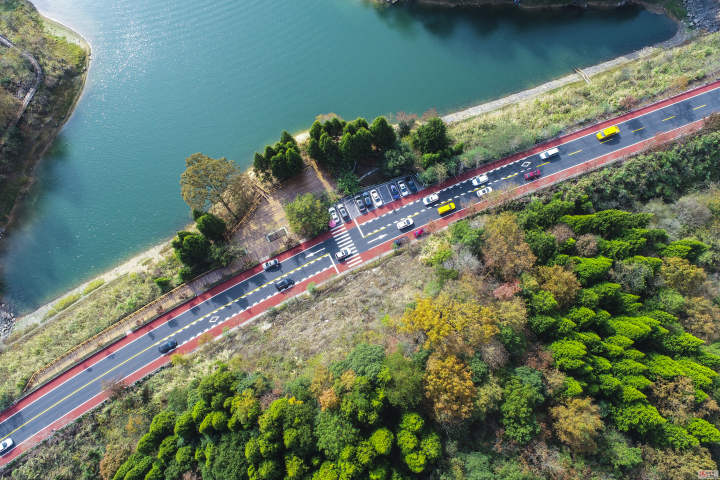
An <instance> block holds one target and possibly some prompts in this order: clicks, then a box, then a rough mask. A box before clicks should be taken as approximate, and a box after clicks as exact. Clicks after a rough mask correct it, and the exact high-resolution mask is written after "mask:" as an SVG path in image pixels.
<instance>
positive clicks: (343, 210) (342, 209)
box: [336, 203, 350, 222]
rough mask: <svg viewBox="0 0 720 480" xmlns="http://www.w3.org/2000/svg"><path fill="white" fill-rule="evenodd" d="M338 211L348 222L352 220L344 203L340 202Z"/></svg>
mask: <svg viewBox="0 0 720 480" xmlns="http://www.w3.org/2000/svg"><path fill="white" fill-rule="evenodd" d="M336 209H337V211H338V213H339V214H340V217H342V219H343V220H345V221H346V222H349V221H350V215H349V214H348V211H347V208H345V205H343V204H342V203H338V204H337V207H336Z"/></svg>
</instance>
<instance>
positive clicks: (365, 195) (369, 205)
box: [363, 192, 373, 208]
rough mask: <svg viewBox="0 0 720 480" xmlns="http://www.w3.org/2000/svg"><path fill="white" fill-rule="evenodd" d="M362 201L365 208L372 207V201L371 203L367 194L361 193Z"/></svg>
mask: <svg viewBox="0 0 720 480" xmlns="http://www.w3.org/2000/svg"><path fill="white" fill-rule="evenodd" d="M363 200H365V206H366V207H367V208H370V207H372V205H373V201H372V199H371V198H370V194H369V193H368V192H363Z"/></svg>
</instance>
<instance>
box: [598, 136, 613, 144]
mask: <svg viewBox="0 0 720 480" xmlns="http://www.w3.org/2000/svg"><path fill="white" fill-rule="evenodd" d="M613 138H615V137H608V138H606V139H605V140H600V143H605V142H609V141H610V140H612V139H613Z"/></svg>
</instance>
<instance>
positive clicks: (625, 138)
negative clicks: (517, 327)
mask: <svg viewBox="0 0 720 480" xmlns="http://www.w3.org/2000/svg"><path fill="white" fill-rule="evenodd" d="M718 111H720V82H715V83H712V84H709V85H705V86H703V87H700V88H697V89H694V90H690V91H688V92H685V93H683V94H681V95H679V96H677V97H673V98H671V99H667V100H664V101H662V102H659V103H656V104H653V105H650V106H648V107H644V108H642V109H640V110H638V111H635V112H631V113H628V114H626V115H623V116H621V117H618V118H615V119H612V120H609V121H606V122H602V123H600V124H597V125H594V126H592V127H588V128H585V129H583V130H581V131H579V132H575V133H572V134H569V135H566V136H564V137H561V138H558V139H555V140H553V141H550V142H547V143H545V144H543V145H538V146H537V147H535V148H533V149H531V150H529V151H526V152H523V153H520V154H517V155H513V156H511V157H509V158H506V159H503V160H499V161H497V162H494V163H493V164H490V165H485V166H483V167H480V168H478V169H476V170H474V171H471V172H467V173H466V174H464V175H462V176H460V177H457V178H454V179H450V180H448V181H447V182H445V183H444V184H442V185H439V186H437V187H435V188H429V189H427V190H424V191H421V192H418V193H416V194H414V195H410V196H407V197H405V198H402V199H400V200H396V201H394V202H391V203H389V204H386V205H384V206H382V207H380V208H376V209H373V210H371V211H370V212H366V213H364V214H362V215H359V212H357V211H356V210H354V212H355V214H354V215H353V216H354V218H352V219H351V220H350V221H349V222H347V223H343V224H341V225H338V226H336V227H334V228H333V229H332V230H331V231H330V232H327V233H326V234H323V235H321V236H320V237H318V238H316V239H314V240H312V241H310V242H307V243H305V244H303V245H300V246H298V247H296V248H294V249H292V250H290V251H288V252H285V253H283V254H281V255H279V256H278V257H276V258H277V259H278V260H279V261H280V264H279V267H278V268H277V269H276V270H273V271H269V272H265V271H263V270H262V268H261V267H260V266H258V267H255V268H254V269H251V270H249V271H247V272H244V273H242V274H240V275H238V276H236V277H235V278H233V279H231V280H228V281H227V282H225V283H224V284H222V285H219V286H217V287H215V288H213V289H211V290H209V291H208V292H206V293H204V294H203V295H201V296H199V297H197V298H195V299H193V300H191V301H190V302H188V303H186V304H184V305H182V306H180V307H178V308H176V309H174V310H173V311H171V312H169V313H167V314H165V315H163V316H162V317H160V318H158V319H157V320H155V321H154V322H152V323H151V324H149V325H147V326H145V327H143V328H141V329H139V330H138V331H136V332H132V333H129V334H128V335H127V336H126V337H125V338H124V339H122V340H120V341H118V342H117V343H115V344H113V345H111V346H110V347H108V348H107V349H105V350H104V351H102V352H100V353H98V354H96V355H94V356H93V357H91V358H89V359H87V360H85V361H84V362H82V363H81V364H79V365H76V366H75V367H74V368H72V369H71V370H69V371H68V372H66V373H65V374H63V375H61V376H60V377H58V378H56V379H54V380H52V381H51V382H49V383H48V384H46V385H44V386H43V387H41V388H40V389H38V390H36V391H35V392H33V393H32V394H30V395H29V396H27V397H26V398H24V399H22V400H21V401H19V402H18V403H17V404H16V405H14V406H13V407H12V408H10V409H8V410H6V411H5V412H2V413H0V440H2V439H4V438H7V437H11V438H12V439H13V440H14V441H15V444H16V446H15V448H14V449H12V450H10V451H9V452H8V453H7V454H6V455H4V456H2V457H0V466H3V465H6V464H7V463H8V462H10V461H11V460H12V459H14V458H16V457H17V456H18V455H20V454H21V453H22V452H24V451H26V450H28V449H29V448H32V447H33V446H34V445H36V444H38V443H39V442H41V441H42V440H44V439H45V438H47V437H48V436H50V435H51V434H52V433H53V432H54V431H55V430H57V429H58V428H61V427H63V426H64V425H66V424H68V423H70V422H71V421H73V420H75V419H76V418H78V417H79V416H81V415H82V414H84V413H86V412H88V411H89V410H91V409H93V408H95V407H96V406H97V405H99V404H100V403H102V402H103V401H104V400H105V399H106V398H107V397H108V392H107V389H106V388H105V387H106V385H107V383H108V382H111V381H123V382H126V383H133V382H135V381H137V380H139V379H140V378H143V377H144V376H146V375H148V374H150V373H152V372H153V371H155V370H157V369H158V368H160V367H162V366H164V365H166V364H167V363H168V362H169V357H168V356H167V355H163V354H161V353H160V352H159V351H158V345H159V344H161V343H163V342H165V341H167V340H169V339H173V340H175V341H177V343H178V345H179V347H178V351H180V352H189V351H192V350H193V349H195V348H196V347H197V344H198V338H199V336H200V335H202V334H204V333H209V334H210V335H213V336H218V335H220V334H221V333H222V331H223V329H224V328H228V327H229V328H233V327H236V326H239V325H242V324H244V323H247V322H248V321H250V320H252V319H253V318H255V317H256V316H258V315H260V314H262V313H263V312H265V311H266V310H267V309H268V308H270V307H272V306H275V305H278V304H279V303H281V302H283V301H285V300H287V299H288V298H289V297H291V296H293V295H298V294H301V293H303V292H305V290H306V288H307V285H308V284H309V283H310V282H314V283H320V282H322V281H324V280H327V279H329V278H331V277H333V276H335V275H338V274H342V273H343V272H346V271H348V270H351V269H353V268H357V267H358V266H360V265H362V264H363V263H365V262H367V261H369V260H371V259H373V258H377V257H378V256H380V255H382V254H384V253H387V252H388V251H390V250H391V249H392V248H393V241H394V240H396V239H398V238H399V237H403V236H404V237H410V236H411V232H412V230H413V229H416V228H419V227H423V226H426V225H428V224H430V223H433V224H434V225H435V226H436V227H443V226H446V225H448V224H449V223H451V222H454V221H457V220H459V219H461V218H464V217H465V216H467V215H468V214H470V213H471V211H472V210H476V209H477V208H484V207H486V206H488V205H489V202H490V201H488V200H486V199H485V197H483V198H478V196H477V193H476V192H477V191H478V189H479V188H480V187H477V186H473V185H472V181H471V180H472V178H473V177H474V176H475V175H478V174H480V173H486V174H487V175H488V177H489V181H488V183H487V185H489V186H491V187H492V188H493V189H494V190H496V191H504V192H506V194H507V195H509V196H512V197H518V196H521V195H526V194H528V193H531V192H533V191H536V190H538V189H540V188H544V187H547V186H548V185H551V184H553V183H557V182H559V181H563V180H566V179H568V178H572V177H574V176H577V175H580V174H582V173H584V172H586V171H588V170H589V169H594V168H598V167H601V166H603V165H607V164H609V163H611V162H613V161H616V160H618V159H621V158H625V157H627V156H629V155H631V154H633V153H636V152H638V151H642V150H644V149H646V148H648V147H651V146H653V145H657V144H659V143H664V142H667V141H669V140H671V139H673V138H676V137H679V136H681V135H684V134H687V133H689V132H692V131H694V130H697V129H699V128H700V127H701V126H702V124H703V118H705V117H707V116H708V115H710V114H711V113H714V112H718ZM610 125H618V126H619V128H620V134H619V135H617V136H615V137H611V138H610V139H608V140H604V141H598V140H597V139H596V138H595V132H597V131H598V130H600V129H601V128H605V127H607V126H610ZM550 147H557V148H558V149H559V152H560V153H559V155H558V156H556V157H554V158H553V159H551V160H545V161H543V160H540V159H539V157H538V155H537V154H538V153H539V152H541V151H543V150H545V149H547V148H550ZM536 169H540V171H541V173H542V176H541V177H540V179H537V180H534V181H530V182H527V181H525V180H524V177H523V174H524V173H526V172H528V171H530V170H536ZM431 192H437V193H438V195H439V197H440V199H439V201H438V203H437V204H436V205H433V206H425V205H424V204H423V202H422V197H423V196H424V195H427V194H429V193H431ZM450 201H452V202H454V203H455V204H456V205H457V208H456V209H455V210H454V211H452V212H450V213H449V214H447V215H446V216H444V217H441V216H440V215H438V212H437V206H438V205H440V204H443V203H447V202H450ZM480 202H485V203H482V204H480V205H478V206H476V205H477V204H478V203H480ZM471 206H473V209H472V210H471V209H469V208H468V207H471ZM353 208H354V207H353ZM407 217H411V218H412V219H413V222H414V227H413V228H411V229H409V230H408V231H400V230H398V228H397V227H396V223H397V222H398V221H399V220H401V219H403V218H407ZM342 248H349V249H350V251H351V255H350V256H349V257H348V258H346V259H345V260H344V261H342V262H338V261H336V258H335V253H336V252H338V251H339V250H340V249H342ZM282 278H291V279H292V280H293V281H294V282H295V284H294V286H293V287H292V288H291V289H289V290H286V291H284V292H282V293H281V292H278V291H277V289H276V287H275V285H274V283H275V282H276V281H278V280H280V279H282Z"/></svg>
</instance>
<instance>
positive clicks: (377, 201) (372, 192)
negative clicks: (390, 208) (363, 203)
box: [370, 189, 383, 207]
mask: <svg viewBox="0 0 720 480" xmlns="http://www.w3.org/2000/svg"><path fill="white" fill-rule="evenodd" d="M370 196H371V197H372V201H373V203H374V204H375V207H382V204H383V201H382V198H380V194H379V193H378V191H377V190H375V189H373V190H370Z"/></svg>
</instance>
